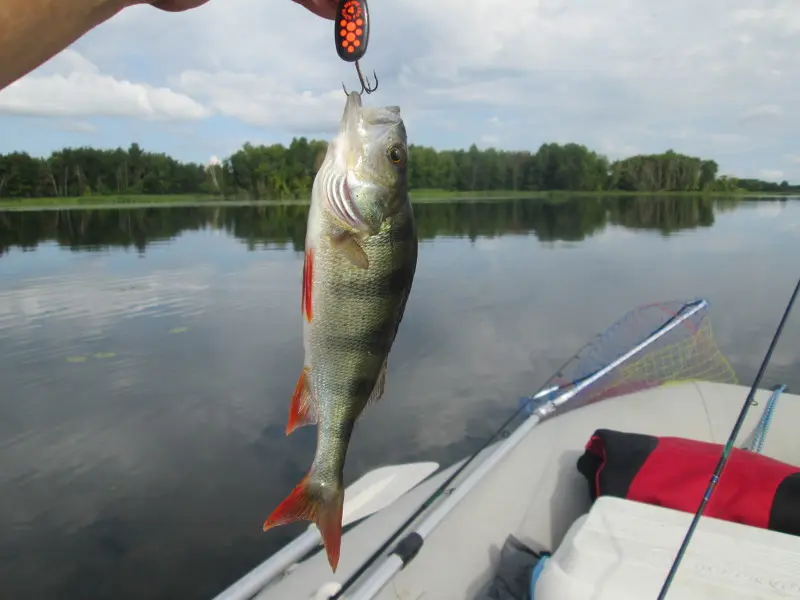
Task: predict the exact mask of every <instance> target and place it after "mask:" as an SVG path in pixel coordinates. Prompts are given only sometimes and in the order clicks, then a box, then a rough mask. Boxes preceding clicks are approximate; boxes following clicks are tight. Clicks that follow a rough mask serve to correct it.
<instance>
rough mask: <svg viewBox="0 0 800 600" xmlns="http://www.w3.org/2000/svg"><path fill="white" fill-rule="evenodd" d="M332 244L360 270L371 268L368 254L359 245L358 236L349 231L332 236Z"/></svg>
mask: <svg viewBox="0 0 800 600" xmlns="http://www.w3.org/2000/svg"><path fill="white" fill-rule="evenodd" d="M331 243H332V244H333V247H334V248H336V250H338V251H339V252H341V253H342V255H343V256H345V257H347V260H349V261H350V262H351V263H352V264H353V265H355V266H356V267H358V268H359V269H368V268H369V258H367V253H366V252H364V249H363V248H362V247H361V244H359V243H358V239H357V236H356V235H355V234H353V233H351V232H349V231H343V232H342V233H338V234H333V235H331Z"/></svg>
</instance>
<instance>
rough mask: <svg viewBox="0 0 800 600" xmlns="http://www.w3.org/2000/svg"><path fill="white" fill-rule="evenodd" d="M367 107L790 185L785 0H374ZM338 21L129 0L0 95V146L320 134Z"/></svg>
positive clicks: (271, 8) (459, 140) (430, 128)
mask: <svg viewBox="0 0 800 600" xmlns="http://www.w3.org/2000/svg"><path fill="white" fill-rule="evenodd" d="M370 8H371V14H372V30H371V39H370V46H369V51H368V53H367V56H366V58H365V59H364V60H363V65H364V67H365V69H366V70H369V71H371V70H372V69H375V70H376V71H377V72H378V76H379V78H380V88H379V90H378V92H377V93H376V94H373V95H372V96H369V97H368V98H367V99H366V102H367V103H382V104H398V105H400V106H401V108H402V111H403V116H404V119H405V121H406V125H407V128H408V132H409V138H410V140H411V141H412V142H413V143H417V144H425V145H431V146H434V147H436V148H439V149H444V148H460V147H467V146H468V145H469V144H470V143H472V142H475V143H477V144H478V145H479V146H480V147H488V146H494V147H497V148H503V149H528V150H535V149H536V148H537V147H538V146H539V145H540V144H541V143H543V142H549V141H556V142H569V141H575V142H579V143H584V144H586V145H588V146H589V147H591V148H592V149H595V150H597V151H600V152H603V153H605V154H607V155H608V156H609V157H610V158H612V159H613V158H618V157H620V156H625V155H629V154H632V153H638V152H659V151H662V150H665V149H667V148H673V149H675V150H677V151H680V152H686V153H690V154H694V155H699V156H703V157H710V158H715V159H716V160H717V161H718V162H719V163H720V166H721V171H722V172H723V173H731V174H736V175H740V176H753V177H762V178H766V179H774V180H780V179H783V178H787V179H789V180H793V181H800V142H798V141H797V140H798V139H800V135H798V134H800V113H798V111H796V110H793V107H796V106H800V61H797V60H796V57H797V56H798V55H800V11H797V9H796V0H772V1H759V0H751V1H747V2H745V1H743V0H704V1H703V2H702V3H697V2H695V1H694V0H692V1H689V0H673V1H671V2H669V3H665V2H656V1H655V0H606V1H605V2H602V3H598V2H593V1H590V0H526V1H525V2H521V1H519V0H493V1H492V2H491V3H487V2H480V1H479V0H436V1H435V2H432V1H430V0H406V1H405V2H403V3H398V2H387V1H379V0H373V2H372V4H371V6H370ZM332 29H333V24H332V23H331V22H330V21H324V20H322V19H319V18H318V17H316V16H314V15H312V14H311V13H310V12H308V11H307V10H305V9H304V8H302V7H300V6H298V5H296V4H295V3H293V2H291V1H289V0H211V1H210V2H209V3H208V4H207V5H206V6H204V7H202V8H200V9H197V10H194V11H190V12H187V13H180V14H171V13H164V12H161V11H157V10H155V9H153V8H151V7H149V6H137V7H135V8H131V9H127V10H125V11H123V12H122V13H120V14H119V15H117V16H116V17H114V18H113V19H112V20H110V21H108V22H107V23H105V24H103V25H101V26H100V27H98V28H96V29H95V30H93V31H92V32H90V33H89V34H87V35H86V36H84V37H83V38H82V39H80V40H78V41H77V42H76V43H75V44H73V45H72V46H71V47H70V48H68V49H67V50H65V51H64V52H62V53H61V54H59V55H58V56H56V57H54V58H53V59H52V60H50V61H48V62H47V63H46V64H44V65H43V66H42V67H40V68H39V69H37V70H36V71H34V72H33V73H31V74H29V75H28V76H26V77H24V78H22V79H21V80H19V81H18V82H16V83H14V84H12V85H11V86H9V87H8V88H6V89H5V90H2V91H0V130H2V131H3V132H4V135H3V136H1V137H0V152H7V151H10V150H26V151H28V152H31V153H33V154H36V155H43V154H47V153H49V152H50V151H51V150H53V149H56V148H60V147H63V146H66V145H91V146H99V147H116V146H127V145H128V144H129V143H130V142H133V141H136V142H138V143H139V144H141V145H142V146H143V147H144V148H145V149H147V150H152V151H160V152H167V153H169V154H171V155H173V156H175V157H177V158H180V159H182V160H193V161H198V162H206V161H207V160H208V159H209V158H210V157H211V156H218V157H220V158H221V157H224V156H226V155H228V154H230V153H231V152H233V151H234V150H235V149H236V148H238V147H239V146H240V145H241V144H242V143H243V142H245V141H251V142H254V143H274V142H282V143H287V142H288V141H290V140H291V139H292V137H293V136H297V135H306V136H309V137H318V138H325V139H327V138H329V137H330V136H331V134H332V132H333V131H334V129H335V127H336V125H337V123H338V120H339V116H340V112H341V109H342V106H343V102H344V95H343V94H342V90H341V83H342V81H344V82H345V83H346V84H347V85H348V86H349V87H353V86H355V85H356V76H355V71H354V69H353V67H352V65H349V64H347V63H344V62H342V61H340V60H339V59H338V57H337V55H336V53H335V50H334V48H333V41H332V39H333V35H332Z"/></svg>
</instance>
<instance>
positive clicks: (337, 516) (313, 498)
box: [264, 472, 344, 573]
mask: <svg viewBox="0 0 800 600" xmlns="http://www.w3.org/2000/svg"><path fill="white" fill-rule="evenodd" d="M342 487H343V486H341V485H338V486H336V488H335V489H334V488H331V487H330V486H324V485H321V484H320V483H319V482H316V481H315V480H314V479H312V478H311V473H310V472H309V474H307V475H306V476H305V477H303V479H302V480H301V481H300V483H299V484H297V486H296V487H295V488H294V489H293V490H292V492H291V493H290V494H289V495H288V496H287V497H286V499H285V500H284V501H283V502H281V503H280V504H279V505H278V507H277V508H276V509H275V510H274V511H272V514H271V515H270V516H269V518H267V520H266V521H264V531H267V530H269V529H271V528H273V527H276V526H278V525H286V524H288V523H294V522H295V521H311V522H313V523H315V524H316V526H317V529H319V531H320V534H321V535H322V543H323V544H324V546H325V553H326V554H327V555H328V564H329V565H330V566H331V570H332V571H333V572H334V573H335V572H336V567H337V566H338V564H339V550H340V549H341V545H342V508H343V506H344V490H343V489H342Z"/></svg>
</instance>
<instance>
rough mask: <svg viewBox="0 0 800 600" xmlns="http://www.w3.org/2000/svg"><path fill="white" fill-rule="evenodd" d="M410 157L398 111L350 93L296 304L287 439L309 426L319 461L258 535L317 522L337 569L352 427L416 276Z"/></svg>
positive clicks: (376, 384) (376, 395)
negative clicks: (298, 346)
mask: <svg viewBox="0 0 800 600" xmlns="http://www.w3.org/2000/svg"><path fill="white" fill-rule="evenodd" d="M406 153H407V146H406V134H405V127H404V125H403V122H402V120H401V119H400V117H399V110H398V109H394V108H382V109H363V107H362V106H361V98H360V96H359V95H358V94H350V95H349V96H348V102H347V106H346V107H345V113H344V116H343V119H342V126H341V130H340V133H339V135H338V136H337V138H335V139H334V141H333V142H332V143H331V145H330V146H329V148H328V153H327V155H326V158H325V161H324V162H323V164H322V166H321V167H320V170H319V172H318V173H317V176H316V178H315V180H314V188H313V191H312V198H311V208H310V211H309V217H308V224H307V231H306V248H305V259H304V266H303V293H302V303H301V312H302V316H303V345H304V349H305V360H304V366H303V369H302V373H301V375H300V379H299V381H298V383H297V386H296V388H295V393H294V395H293V398H292V403H291V407H290V411H289V422H288V424H287V427H286V433H287V434H289V433H291V432H292V431H293V430H294V429H296V428H297V427H301V426H304V425H309V424H316V425H317V451H316V455H315V458H314V462H313V463H312V466H311V468H310V470H309V472H308V474H307V475H306V477H305V478H304V479H303V480H302V481H301V482H300V484H299V485H298V486H296V487H295V489H294V490H293V491H292V493H291V494H290V495H289V496H288V497H287V498H286V500H284V501H283V503H282V504H281V505H279V506H278V508H276V509H275V511H273V514H272V515H271V516H270V517H269V519H267V521H266V523H265V524H264V529H265V530H266V529H269V528H270V527H274V526H276V525H280V524H284V523H289V522H293V521H297V520H301V519H302V520H310V521H313V522H315V523H316V524H317V526H318V528H319V529H320V532H321V534H322V538H323V542H324V544H325V549H326V552H327V555H328V560H329V563H330V565H331V568H332V569H333V571H335V570H336V566H337V564H338V559H339V547H340V544H341V521H342V508H343V498H344V484H343V469H344V463H345V458H346V453H347V447H348V444H349V441H350V437H351V434H352V432H353V428H354V425H355V423H356V420H357V419H358V417H359V416H360V415H361V414H362V412H363V411H364V409H365V408H366V407H367V406H368V405H369V404H370V403H372V402H376V401H378V400H379V399H380V398H381V397H382V395H383V391H384V384H385V379H386V368H387V360H388V356H389V352H390V350H391V347H392V344H393V342H394V339H395V337H396V335H397V331H398V328H399V325H400V322H401V320H402V318H403V314H404V311H405V306H406V302H407V300H408V296H409V293H410V291H411V285H412V282H413V279H414V273H415V270H416V263H417V244H418V242H417V232H416V224H415V221H414V214H413V209H412V207H411V203H410V200H409V197H408V186H407V164H406V163H407V154H406Z"/></svg>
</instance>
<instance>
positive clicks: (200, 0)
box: [151, 0, 208, 12]
mask: <svg viewBox="0 0 800 600" xmlns="http://www.w3.org/2000/svg"><path fill="white" fill-rule="evenodd" d="M206 2H208V0H154V1H153V2H151V4H152V5H153V6H155V7H156V8H160V9H161V10H165V11H167V12H182V11H184V10H189V9H190V8H197V7H198V6H202V5H203V4H205V3H206Z"/></svg>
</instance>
